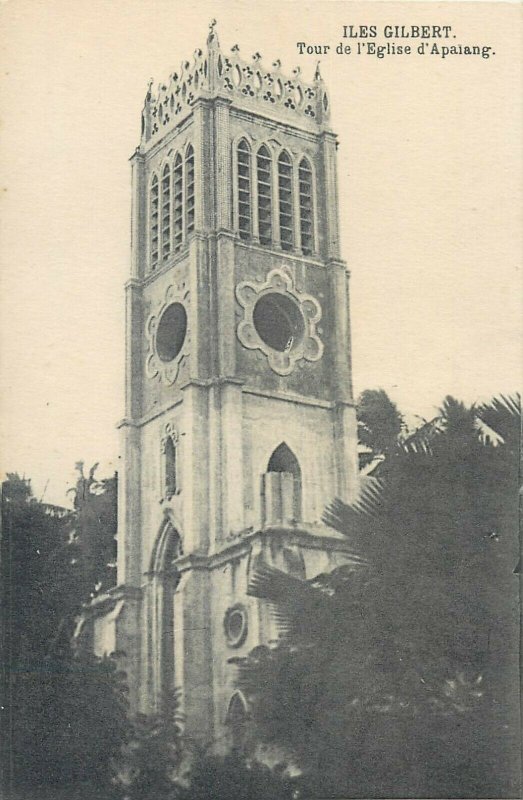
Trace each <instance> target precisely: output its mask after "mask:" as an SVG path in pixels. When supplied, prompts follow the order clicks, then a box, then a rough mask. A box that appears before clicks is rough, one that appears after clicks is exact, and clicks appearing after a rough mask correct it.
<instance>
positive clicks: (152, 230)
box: [149, 175, 159, 269]
mask: <svg viewBox="0 0 523 800" xmlns="http://www.w3.org/2000/svg"><path fill="white" fill-rule="evenodd" d="M158 193H159V189H158V178H157V177H156V175H153V178H152V181H151V191H150V196H149V247H150V256H151V269H156V267H157V265H158V204H159V197H158Z"/></svg>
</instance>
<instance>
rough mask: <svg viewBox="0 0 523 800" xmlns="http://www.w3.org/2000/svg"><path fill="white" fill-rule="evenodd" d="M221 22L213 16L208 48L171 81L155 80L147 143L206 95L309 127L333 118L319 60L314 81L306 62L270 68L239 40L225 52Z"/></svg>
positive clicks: (145, 119)
mask: <svg viewBox="0 0 523 800" xmlns="http://www.w3.org/2000/svg"><path fill="white" fill-rule="evenodd" d="M215 26H216V21H215V20H213V21H212V22H211V24H210V26H209V28H210V30H209V35H208V37H207V45H206V48H205V49H204V50H201V49H197V50H195V51H194V54H193V59H192V61H183V62H182V64H181V67H180V70H179V71H178V72H173V73H172V74H171V75H170V77H169V80H168V81H167V83H160V84H159V85H158V87H157V88H156V90H153V81H152V80H151V81H150V82H149V87H148V90H147V95H146V97H145V105H144V109H143V113H142V143H143V144H145V143H147V142H149V141H151V140H154V141H159V140H160V139H162V138H163V136H164V135H165V134H166V133H167V132H168V131H170V130H172V129H173V128H175V127H177V126H178V125H179V124H180V122H182V121H183V120H184V119H185V118H186V117H188V116H189V115H190V114H191V112H192V107H193V106H194V104H195V102H196V100H197V99H198V98H200V97H203V98H207V99H210V98H214V97H217V96H220V97H224V98H228V99H229V100H230V101H231V102H232V104H233V105H234V106H235V107H240V108H245V109H246V110H248V111H251V112H257V113H259V114H262V115H263V116H265V117H270V118H273V119H276V120H281V121H283V122H286V123H287V124H289V123H291V124H294V125H296V126H297V127H300V128H305V129H306V130H313V131H317V130H318V126H320V125H323V124H324V123H325V122H327V120H328V119H329V113H330V108H329V98H328V95H327V91H326V89H325V85H324V83H323V80H322V78H321V75H320V71H319V65H318V67H316V71H315V74H314V78H313V81H312V82H310V83H306V82H305V81H304V80H303V79H302V77H301V70H300V67H296V68H295V69H294V70H292V74H291V76H288V75H285V74H284V73H283V72H282V70H281V62H280V61H275V62H274V63H273V64H272V67H271V68H270V69H267V68H266V67H264V66H263V64H262V62H261V55H260V53H254V55H252V56H251V58H250V60H244V59H242V58H241V56H240V48H239V46H238V45H234V46H233V47H232V48H231V50H230V52H229V53H225V52H223V51H222V50H221V48H220V43H219V41H218V36H217V33H216V30H215Z"/></svg>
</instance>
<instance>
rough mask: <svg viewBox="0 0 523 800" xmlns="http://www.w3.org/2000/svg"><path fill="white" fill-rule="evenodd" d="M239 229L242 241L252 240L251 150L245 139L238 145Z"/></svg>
mask: <svg viewBox="0 0 523 800" xmlns="http://www.w3.org/2000/svg"><path fill="white" fill-rule="evenodd" d="M237 157H238V160H237V163H238V228H239V233H240V239H250V238H251V235H252V220H251V149H250V147H249V145H248V143H247V142H246V140H245V139H242V140H241V141H240V142H239V143H238V149H237Z"/></svg>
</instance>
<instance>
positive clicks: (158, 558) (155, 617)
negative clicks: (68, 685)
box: [146, 519, 182, 710]
mask: <svg viewBox="0 0 523 800" xmlns="http://www.w3.org/2000/svg"><path fill="white" fill-rule="evenodd" d="M181 554H182V540H181V536H180V535H179V533H178V531H177V530H176V528H175V527H174V525H173V524H172V522H171V520H170V519H166V520H165V521H164V523H163V524H162V526H161V528H160V532H159V534H158V536H157V538H156V542H155V545H154V547H153V551H152V553H151V559H150V571H149V573H148V576H147V577H148V582H147V588H146V609H147V611H146V616H147V638H146V641H147V661H146V664H147V670H148V687H149V696H150V701H151V706H152V708H154V709H156V710H158V709H159V708H161V706H162V703H163V701H164V698H166V697H172V694H173V692H174V687H175V678H174V645H175V642H174V593H175V591H176V586H177V585H178V580H179V573H178V570H177V569H176V566H175V564H174V561H175V560H176V558H178V556H180V555H181Z"/></svg>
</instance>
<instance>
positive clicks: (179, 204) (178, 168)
mask: <svg viewBox="0 0 523 800" xmlns="http://www.w3.org/2000/svg"><path fill="white" fill-rule="evenodd" d="M173 234H174V236H173V238H174V252H175V253H177V252H178V250H180V248H181V246H182V242H183V164H182V157H181V156H180V154H179V153H178V154H177V155H176V158H175V159H174V169H173Z"/></svg>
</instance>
